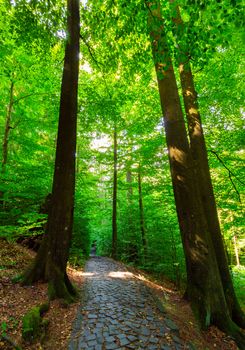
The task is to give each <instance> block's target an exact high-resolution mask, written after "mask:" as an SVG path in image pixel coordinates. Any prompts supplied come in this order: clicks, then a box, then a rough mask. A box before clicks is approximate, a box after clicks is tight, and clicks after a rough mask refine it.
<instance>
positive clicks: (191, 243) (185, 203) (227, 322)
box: [148, 1, 244, 346]
mask: <svg viewBox="0 0 245 350" xmlns="http://www.w3.org/2000/svg"><path fill="white" fill-rule="evenodd" d="M148 7H149V30H150V36H151V40H152V50H153V59H154V62H155V67H156V73H157V80H158V88H159V94H160V100H161V106H162V111H163V115H164V123H165V132H166V141H167V146H168V152H169V162H170V170H171V177H172V183H173V189H174V196H175V203H176V209H177V215H178V220H179V226H180V232H181V236H182V242H183V247H184V252H185V259H186V270H187V291H186V295H187V297H188V299H189V300H190V303H191V305H192V308H193V311H194V313H195V314H196V316H197V318H198V320H199V321H200V325H201V326H202V327H207V326H209V325H210V324H215V325H217V326H218V327H219V328H221V329H222V330H224V331H225V332H227V333H229V334H231V335H232V336H234V337H236V340H237V342H239V344H240V346H241V345H244V338H243V336H242V334H241V333H240V331H239V328H238V327H237V326H236V325H235V324H234V323H233V322H232V320H231V318H230V315H229V310H228V307H227V304H226V299H225V296H224V292H223V286H222V283H221V279H220V273H219V269H218V265H217V261H216V255H215V252H214V248H213V244H212V240H211V237H210V233H209V229H208V224H207V221H206V218H205V214H204V211H203V208H202V202H201V194H200V191H199V186H198V183H197V178H196V176H197V171H196V166H195V163H194V161H193V159H192V154H191V152H190V147H189V144H188V137H187V132H186V129H185V123H184V117H183V112H182V109H181V104H180V99H179V95H178V88H177V83H176V79H175V75H174V70H173V66H172V62H171V57H170V54H169V51H168V46H167V39H166V37H165V33H164V27H163V20H162V17H161V13H160V5H159V3H158V2H157V1H154V2H151V3H148Z"/></svg>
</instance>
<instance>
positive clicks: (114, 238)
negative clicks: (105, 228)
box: [112, 125, 117, 259]
mask: <svg viewBox="0 0 245 350" xmlns="http://www.w3.org/2000/svg"><path fill="white" fill-rule="evenodd" d="M112 258H113V259H116V258H117V129H116V125H115V126H114V134H113V198H112Z"/></svg>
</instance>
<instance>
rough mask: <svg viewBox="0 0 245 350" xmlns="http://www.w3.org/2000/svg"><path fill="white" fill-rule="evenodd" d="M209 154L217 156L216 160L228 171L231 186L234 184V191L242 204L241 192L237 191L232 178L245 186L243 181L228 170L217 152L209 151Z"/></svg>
mask: <svg viewBox="0 0 245 350" xmlns="http://www.w3.org/2000/svg"><path fill="white" fill-rule="evenodd" d="M208 152H211V153H213V154H214V155H215V156H216V158H217V159H218V161H219V162H220V163H221V164H222V165H223V167H224V168H225V169H226V170H227V171H228V174H229V179H230V182H231V184H232V186H233V188H234V190H235V191H236V194H237V196H238V198H239V202H240V203H241V202H242V201H241V197H240V193H239V191H238V189H237V187H236V185H235V183H234V181H233V179H232V176H233V177H234V178H235V179H236V180H237V181H238V182H240V184H242V185H245V183H244V182H242V181H241V180H240V179H239V178H238V177H237V176H236V175H235V174H234V173H233V172H232V171H231V170H230V169H229V168H228V166H227V165H226V164H225V163H224V161H223V160H222V159H221V158H220V156H219V155H218V153H217V152H215V151H213V150H208Z"/></svg>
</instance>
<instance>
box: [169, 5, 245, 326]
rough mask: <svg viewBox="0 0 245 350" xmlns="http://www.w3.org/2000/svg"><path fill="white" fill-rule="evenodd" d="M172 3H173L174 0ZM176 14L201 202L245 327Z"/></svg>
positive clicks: (233, 309)
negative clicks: (222, 230) (225, 244)
mask: <svg viewBox="0 0 245 350" xmlns="http://www.w3.org/2000/svg"><path fill="white" fill-rule="evenodd" d="M171 2H173V0H171ZM176 13H177V17H176V18H174V22H175V33H176V34H177V40H178V39H179V42H180V43H182V45H181V47H180V46H179V52H178V55H177V59H178V65H179V73H180V81H181V88H182V95H183V99H184V106H185V113H186V116H187V122H188V131H189V137H190V147H191V152H192V157H193V159H194V162H195V163H196V164H195V165H196V169H197V179H198V182H199V190H200V194H201V201H202V205H203V209H204V212H205V216H206V220H207V223H208V229H209V232H210V235H211V238H212V241H213V245H214V250H215V254H216V259H217V263H218V267H219V271H220V277H221V281H222V285H223V289H224V293H225V297H226V302H227V305H228V308H229V310H230V313H231V315H232V319H233V321H234V322H236V323H237V324H238V325H239V326H241V327H245V316H244V314H243V312H242V310H241V308H240V305H239V303H238V300H237V298H236V295H235V291H234V287H233V283H232V279H231V275H230V271H229V265H228V260H227V255H226V251H225V247H224V242H223V238H222V233H221V230H220V225H219V219H218V213H217V208H216V202H215V197H214V192H213V186H212V180H211V175H210V171H209V164H208V157H207V149H206V143H205V138H204V133H203V128H202V122H201V116H200V112H199V108H198V98H197V93H196V91H195V85H194V80H193V76H192V71H191V65H190V61H189V57H188V47H186V45H185V43H183V39H182V37H183V35H182V34H183V32H184V28H183V26H184V23H183V22H182V19H181V17H180V13H179V8H178V7H176Z"/></svg>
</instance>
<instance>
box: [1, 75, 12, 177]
mask: <svg viewBox="0 0 245 350" xmlns="http://www.w3.org/2000/svg"><path fill="white" fill-rule="evenodd" d="M13 105H14V82H13V81H11V83H10V92H9V104H8V107H7V114H6V121H5V129H4V136H3V146H2V150H3V155H2V157H3V158H2V173H4V172H5V170H6V164H7V160H8V140H9V131H10V129H11V127H10V123H11V117H12V111H13Z"/></svg>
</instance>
